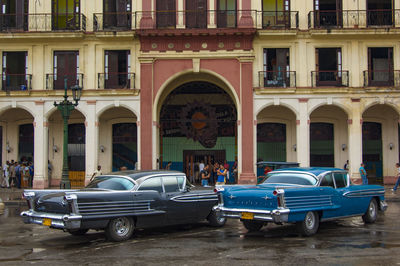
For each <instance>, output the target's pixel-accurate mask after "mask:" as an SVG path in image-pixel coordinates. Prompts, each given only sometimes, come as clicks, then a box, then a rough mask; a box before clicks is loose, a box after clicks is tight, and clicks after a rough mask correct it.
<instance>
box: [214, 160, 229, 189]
mask: <svg viewBox="0 0 400 266" xmlns="http://www.w3.org/2000/svg"><path fill="white" fill-rule="evenodd" d="M226 175H227V170H226V169H225V167H224V164H222V163H221V164H220V165H219V169H218V171H217V182H215V185H216V186H222V185H225V182H226Z"/></svg>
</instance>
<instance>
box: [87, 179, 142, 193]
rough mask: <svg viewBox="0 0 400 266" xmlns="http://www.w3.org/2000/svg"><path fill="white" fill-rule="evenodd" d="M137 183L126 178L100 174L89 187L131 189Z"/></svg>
mask: <svg viewBox="0 0 400 266" xmlns="http://www.w3.org/2000/svg"><path fill="white" fill-rule="evenodd" d="M134 186H135V184H133V183H132V182H131V181H129V180H128V179H125V178H121V177H111V176H100V177H96V178H95V179H94V180H93V181H92V182H90V184H89V185H87V188H103V189H112V190H131V189H132V188H133V187H134Z"/></svg>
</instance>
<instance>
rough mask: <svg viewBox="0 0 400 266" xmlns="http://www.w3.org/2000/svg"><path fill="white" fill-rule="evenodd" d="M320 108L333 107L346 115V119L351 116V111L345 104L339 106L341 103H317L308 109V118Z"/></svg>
mask: <svg viewBox="0 0 400 266" xmlns="http://www.w3.org/2000/svg"><path fill="white" fill-rule="evenodd" d="M322 106H335V107H338V108H339V109H341V110H342V111H344V113H345V114H346V115H347V117H349V115H350V114H351V109H350V108H349V107H348V106H346V105H345V104H341V103H337V102H332V104H328V103H327V102H320V103H317V104H315V105H313V106H312V107H311V108H310V109H309V113H308V117H310V116H311V114H312V113H313V112H314V111H315V110H317V109H318V108H320V107H322Z"/></svg>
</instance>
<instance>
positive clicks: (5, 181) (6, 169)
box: [1, 161, 10, 188]
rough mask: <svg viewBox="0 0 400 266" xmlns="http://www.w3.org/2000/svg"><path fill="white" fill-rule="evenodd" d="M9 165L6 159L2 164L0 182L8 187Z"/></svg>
mask: <svg viewBox="0 0 400 266" xmlns="http://www.w3.org/2000/svg"><path fill="white" fill-rule="evenodd" d="M9 165H10V162H9V161H7V162H6V164H5V165H4V166H3V178H4V179H3V183H2V184H1V185H2V186H3V187H7V188H9V187H10V184H9V183H8V178H9V176H10V172H9Z"/></svg>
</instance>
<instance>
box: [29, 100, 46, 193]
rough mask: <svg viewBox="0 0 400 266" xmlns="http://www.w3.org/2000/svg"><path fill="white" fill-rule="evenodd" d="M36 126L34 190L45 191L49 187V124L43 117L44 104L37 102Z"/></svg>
mask: <svg viewBox="0 0 400 266" xmlns="http://www.w3.org/2000/svg"><path fill="white" fill-rule="evenodd" d="M36 107H37V110H38V111H37V113H36V117H35V121H34V123H33V125H34V138H35V140H34V167H35V171H34V173H35V175H34V177H33V188H38V189H43V188H47V187H48V186H49V182H48V180H47V178H48V173H47V160H48V123H47V121H46V120H45V118H44V117H43V103H42V102H37V103H36Z"/></svg>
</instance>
